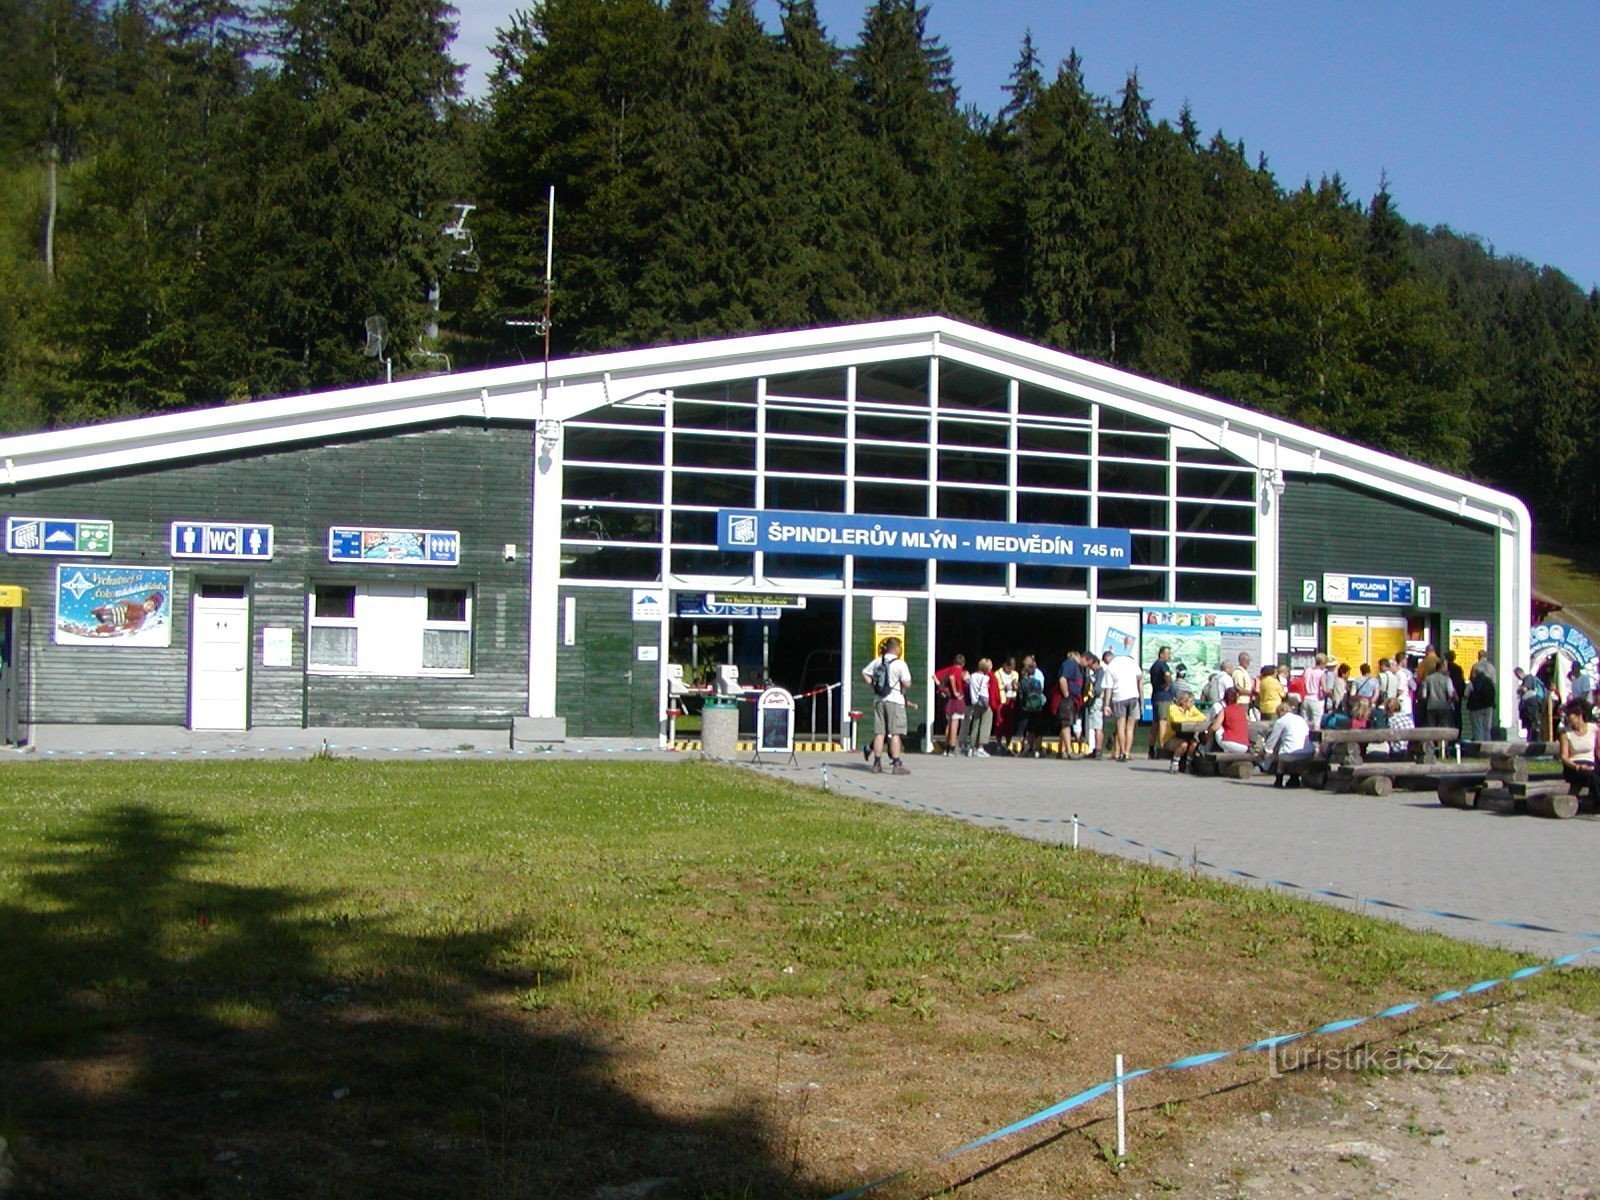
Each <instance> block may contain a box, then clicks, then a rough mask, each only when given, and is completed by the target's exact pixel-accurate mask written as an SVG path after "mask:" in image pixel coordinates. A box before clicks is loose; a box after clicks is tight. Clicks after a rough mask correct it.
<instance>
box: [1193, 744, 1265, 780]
mask: <svg viewBox="0 0 1600 1200" xmlns="http://www.w3.org/2000/svg"><path fill="white" fill-rule="evenodd" d="M1256 761H1257V760H1256V756H1255V755H1254V754H1222V753H1218V752H1217V751H1214V750H1197V751H1195V755H1194V757H1193V758H1192V759H1190V760H1189V764H1190V765H1189V770H1190V771H1191V772H1192V773H1193V774H1195V775H1202V776H1211V775H1221V776H1223V777H1224V778H1227V779H1249V778H1251V777H1252V776H1254V775H1255V771H1256Z"/></svg>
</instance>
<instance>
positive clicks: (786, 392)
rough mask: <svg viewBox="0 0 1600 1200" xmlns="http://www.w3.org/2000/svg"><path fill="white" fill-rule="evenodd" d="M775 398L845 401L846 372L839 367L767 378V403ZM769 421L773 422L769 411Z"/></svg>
mask: <svg viewBox="0 0 1600 1200" xmlns="http://www.w3.org/2000/svg"><path fill="white" fill-rule="evenodd" d="M774 396H803V397H805V398H807V399H810V400H843V399H844V398H845V371H844V368H843V367H837V368H834V369H831V370H827V371H803V372H797V373H795V374H793V375H769V376H768V377H767V402H768V403H769V404H770V403H771V401H772V398H773V397H774ZM767 420H768V422H769V427H770V422H771V420H772V413H771V411H770V410H769V411H768V413H767Z"/></svg>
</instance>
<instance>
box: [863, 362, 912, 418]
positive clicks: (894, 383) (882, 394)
mask: <svg viewBox="0 0 1600 1200" xmlns="http://www.w3.org/2000/svg"><path fill="white" fill-rule="evenodd" d="M856 402H857V403H858V404H905V405H921V406H922V407H924V408H926V407H927V405H928V360H927V359H926V358H907V359H902V360H901V361H899V362H891V363H878V364H877V365H876V366H871V367H863V368H862V369H861V370H860V371H858V372H857V373H856Z"/></svg>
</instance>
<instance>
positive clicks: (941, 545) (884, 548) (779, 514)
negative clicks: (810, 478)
mask: <svg viewBox="0 0 1600 1200" xmlns="http://www.w3.org/2000/svg"><path fill="white" fill-rule="evenodd" d="M717 548H718V549H719V550H761V551H768V552H776V553H782V554H810V555H815V556H819V557H820V556H826V557H839V556H842V555H845V554H863V555H867V556H870V557H874V558H920V559H936V560H937V561H939V562H995V563H1013V562H1014V563H1020V564H1023V565H1025V566H1046V567H1115V568H1125V567H1131V566H1132V565H1133V535H1132V534H1131V533H1129V532H1128V530H1126V529H1089V528H1084V527H1080V526H1076V525H1034V524H1012V523H1009V522H1005V521H940V520H935V519H933V518H930V517H884V516H872V515H870V514H868V515H863V514H858V513H819V512H789V511H782V510H776V509H765V510H756V509H723V510H721V511H720V512H718V513H717Z"/></svg>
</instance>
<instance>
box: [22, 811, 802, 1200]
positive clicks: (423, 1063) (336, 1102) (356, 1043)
mask: <svg viewBox="0 0 1600 1200" xmlns="http://www.w3.org/2000/svg"><path fill="white" fill-rule="evenodd" d="M227 835H228V830H227V829H226V828H224V827H223V826H221V825H217V824H213V823H209V822H206V821H203V820H197V819H193V818H190V817H185V816H175V815H172V814H170V813H165V812H161V811H157V810H154V809H151V808H147V807H144V806H141V805H133V804H125V805H121V806H118V807H114V808H108V809H106V810H104V811H101V812H98V813H95V814H94V815H91V816H89V817H88V818H86V819H85V820H84V821H82V822H81V823H80V825H79V826H78V827H77V828H76V829H74V830H73V831H72V832H70V833H67V834H64V835H61V836H59V837H57V838H56V839H54V841H53V842H52V844H51V847H50V849H49V850H48V851H46V852H44V853H42V854H40V855H38V856H37V857H36V858H35V859H33V860H30V861H29V862H27V863H25V864H23V865H24V868H25V870H26V872H27V873H26V875H25V877H24V891H25V893H26V894H25V895H24V897H23V898H22V900H21V901H20V902H19V903H16V904H10V905H5V906H0V946H3V947H4V951H3V955H4V959H5V964H6V965H5V971H4V972H3V976H0V1136H3V1137H6V1138H7V1139H8V1140H9V1141H10V1146H11V1151H12V1156H13V1158H14V1159H15V1165H16V1180H15V1184H14V1189H13V1191H11V1192H10V1193H8V1194H9V1195H10V1196H12V1197H37V1196H73V1197H89V1198H93V1197H128V1198H144V1197H165V1196H215V1197H256V1196H259V1197H269V1196H270V1197H364V1196H378V1195H382V1196H384V1197H411V1196H419V1197H420V1196H449V1197H501V1196H504V1197H511V1196H516V1197H543V1196H552V1197H554V1196H561V1197H575V1196H576V1197H582V1196H586V1195H589V1194H592V1193H593V1192H594V1191H595V1190H596V1189H597V1188H600V1187H605V1186H615V1185H622V1184H628V1183H632V1182H636V1181H639V1180H641V1179H647V1178H660V1177H667V1178H676V1179H678V1180H680V1181H682V1186H681V1191H680V1193H679V1194H681V1195H683V1196H686V1197H688V1196H760V1197H767V1196H786V1195H796V1194H800V1193H801V1191H802V1189H800V1188H799V1187H798V1186H797V1184H796V1183H795V1181H794V1180H793V1179H792V1178H791V1177H790V1175H789V1173H788V1172H787V1171H786V1170H785V1169H784V1168H783V1167H782V1166H781V1165H780V1163H779V1162H778V1161H777V1155H776V1151H775V1150H774V1149H773V1147H774V1146H775V1139H774V1138H773V1136H772V1131H770V1130H769V1129H768V1128H766V1127H765V1125H764V1123H763V1121H762V1119H761V1118H760V1117H759V1116H758V1115H757V1114H756V1113H755V1112H753V1111H749V1110H742V1109H741V1110H736V1111H727V1112H723V1113H720V1114H718V1115H716V1116H714V1117H711V1118H699V1119H681V1118H676V1117H673V1116H671V1115H668V1114H664V1113H661V1112H657V1111H654V1110H653V1109H651V1108H650V1106H649V1105H647V1104H645V1103H643V1102H642V1101H640V1100H639V1099H637V1098H636V1097H633V1096H630V1095H629V1094H628V1093H627V1092H626V1091H624V1090H623V1089H622V1088H620V1087H619V1086H618V1085H617V1084H616V1083H615V1082H614V1080H613V1078H612V1077H613V1074H614V1070H613V1068H614V1064H613V1061H612V1059H613V1054H612V1051H610V1050H609V1049H608V1048H607V1046H606V1045H604V1044H603V1041H602V1040H601V1039H599V1038H597V1037H595V1036H591V1035H587V1034H582V1033H577V1034H575V1033H572V1032H570V1031H551V1030H540V1029H538V1028H536V1026H535V1023H534V1022H533V1020H532V1019H531V1018H530V1017H529V1016H528V1015H527V1014H525V1013H522V1012H521V1011H520V1010H519V1008H518V1007H517V1005H516V1004H515V1003H514V999H513V998H514V997H515V995H516V994H517V992H518V990H519V989H527V988H529V987H533V986H535V985H536V984H539V983H543V984H549V983H552V982H555V981H557V980H559V979H561V977H562V971H561V969H560V968H559V967H557V966H555V965H553V964H549V963H537V962H535V963H529V962H528V961H527V956H526V953H525V949H524V947H525V946H526V945H527V939H526V931H523V930H519V929H516V928H500V929H487V930H479V931H474V932H471V933H466V934H449V935H441V936H434V937H417V936H413V935H408V934H403V933H400V932H397V931H396V930H394V929H393V928H390V927H388V922H387V921H386V920H384V921H374V920H370V919H361V918H354V917H347V916H343V915H335V916H333V917H332V918H329V917H326V916H324V917H309V916H307V915H306V914H307V913H327V912H334V913H336V914H337V912H338V903H339V899H340V898H339V897H338V896H337V895H335V894H328V893H322V894H318V893H313V892H309V891H297V890H295V889H294V888H292V887H288V886H283V887H243V886H236V885H229V884H219V883H215V882H209V881H202V880H199V879H196V878H193V876H192V872H193V871H194V870H195V869H196V868H200V867H213V868H214V867H215V866H216V864H218V863H219V862H224V861H225V860H226V857H227V854H228V851H227V849H226V838H227ZM507 964H514V965H507Z"/></svg>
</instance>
